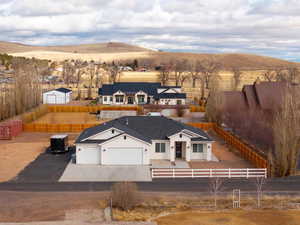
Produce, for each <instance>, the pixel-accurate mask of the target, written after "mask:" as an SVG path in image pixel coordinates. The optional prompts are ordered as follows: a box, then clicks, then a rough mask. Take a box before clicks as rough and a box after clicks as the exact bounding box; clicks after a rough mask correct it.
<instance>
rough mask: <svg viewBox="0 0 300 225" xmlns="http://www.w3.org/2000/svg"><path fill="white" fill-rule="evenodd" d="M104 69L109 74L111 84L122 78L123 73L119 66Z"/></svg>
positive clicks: (113, 65)
mask: <svg viewBox="0 0 300 225" xmlns="http://www.w3.org/2000/svg"><path fill="white" fill-rule="evenodd" d="M104 68H105V69H106V71H107V72H108V76H109V83H111V84H113V83H115V82H116V81H117V80H118V78H120V76H121V73H122V72H121V70H119V66H117V65H115V64H114V63H113V64H112V65H111V66H107V65H106V66H104Z"/></svg>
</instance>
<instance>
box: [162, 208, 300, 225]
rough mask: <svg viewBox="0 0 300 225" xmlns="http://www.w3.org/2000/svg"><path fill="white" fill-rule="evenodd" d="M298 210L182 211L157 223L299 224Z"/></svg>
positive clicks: (219, 224)
mask: <svg viewBox="0 0 300 225" xmlns="http://www.w3.org/2000/svg"><path fill="white" fill-rule="evenodd" d="M299 220H300V213H299V211H292V210H285V211H282V210H260V211H238V210H234V211H227V212H218V211H217V212H199V211H198V212H197V211H196V212H183V213H177V214H172V215H168V216H165V217H161V218H159V219H157V220H156V222H157V223H158V225H182V224H185V225H196V224H201V225H299V224H300V222H299Z"/></svg>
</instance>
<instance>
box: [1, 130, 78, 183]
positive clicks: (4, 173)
mask: <svg viewBox="0 0 300 225" xmlns="http://www.w3.org/2000/svg"><path fill="white" fill-rule="evenodd" d="M51 135H52V134H50V133H28V132H23V133H22V134H20V135H19V136H18V137H16V138H14V139H13V140H7V141H6V140H1V141H0V182H3V181H8V180H10V179H12V178H14V177H15V176H16V175H17V174H18V173H19V172H20V171H21V170H22V169H24V167H26V166H27V165H28V164H29V163H30V162H32V161H33V160H34V159H35V158H36V157H37V156H38V155H39V154H41V153H42V152H44V151H45V149H46V147H48V146H49V138H50V136H51ZM76 137H77V134H71V135H69V140H70V141H69V142H70V144H71V143H72V142H73V141H74V140H75V138H76Z"/></svg>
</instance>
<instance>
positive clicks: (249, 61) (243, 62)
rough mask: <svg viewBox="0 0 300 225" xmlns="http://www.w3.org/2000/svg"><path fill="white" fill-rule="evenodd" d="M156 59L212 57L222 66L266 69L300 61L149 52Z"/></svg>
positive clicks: (298, 65)
mask: <svg viewBox="0 0 300 225" xmlns="http://www.w3.org/2000/svg"><path fill="white" fill-rule="evenodd" d="M151 55H152V56H153V57H154V58H156V60H158V61H163V62H167V61H169V60H176V59H188V60H200V61H201V60H204V59H211V58H214V60H215V61H217V62H218V63H220V64H221V65H222V66H223V68H225V69H231V68H232V67H234V66H238V67H241V68H242V69H251V70H255V69H266V68H274V67H278V66H284V67H286V66H297V67H300V63H295V62H289V61H286V60H282V59H277V58H272V57H268V56H260V55H254V54H242V53H241V54H239V53H232V54H198V53H173V52H157V53H156V52H155V53H152V54H151Z"/></svg>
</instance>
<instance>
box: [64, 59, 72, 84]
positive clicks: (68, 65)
mask: <svg viewBox="0 0 300 225" xmlns="http://www.w3.org/2000/svg"><path fill="white" fill-rule="evenodd" d="M74 73H75V67H74V62H73V61H72V62H69V61H68V60H65V61H64V62H63V71H62V78H63V80H64V83H65V84H66V85H67V86H69V85H70V83H71V82H72V81H73V76H74Z"/></svg>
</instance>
